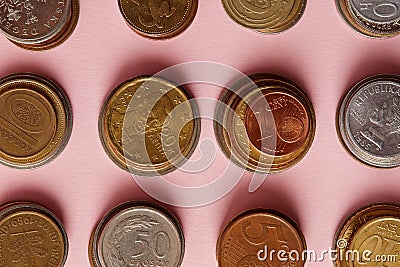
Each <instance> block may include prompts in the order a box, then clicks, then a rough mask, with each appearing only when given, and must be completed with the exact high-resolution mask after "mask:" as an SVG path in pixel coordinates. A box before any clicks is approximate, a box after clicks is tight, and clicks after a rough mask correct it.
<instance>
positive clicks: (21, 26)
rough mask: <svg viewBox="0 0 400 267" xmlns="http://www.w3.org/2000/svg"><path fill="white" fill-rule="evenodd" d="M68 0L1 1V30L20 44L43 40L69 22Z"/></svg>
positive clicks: (41, 41)
mask: <svg viewBox="0 0 400 267" xmlns="http://www.w3.org/2000/svg"><path fill="white" fill-rule="evenodd" d="M71 7H72V2H71V0H0V31H1V32H2V33H3V34H4V35H5V36H6V37H7V38H8V39H10V40H12V41H14V42H17V43H20V44H25V45H29V44H38V43H43V42H46V41H48V40H50V39H52V38H54V37H55V36H56V35H57V34H59V33H60V32H61V31H62V30H63V29H64V28H65V27H66V26H67V24H68V21H69V18H70V15H71Z"/></svg>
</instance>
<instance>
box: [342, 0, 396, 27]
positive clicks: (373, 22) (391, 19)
mask: <svg viewBox="0 0 400 267" xmlns="http://www.w3.org/2000/svg"><path fill="white" fill-rule="evenodd" d="M347 1H348V5H349V6H350V10H351V11H352V13H353V14H352V15H353V16H354V19H355V20H356V21H357V22H358V23H359V24H360V25H361V26H362V27H363V28H365V29H367V30H368V31H371V32H372V33H375V34H378V35H388V34H389V35H390V34H396V33H397V32H398V31H399V30H400V23H399V21H400V1H399V0H368V1H364V0H347Z"/></svg>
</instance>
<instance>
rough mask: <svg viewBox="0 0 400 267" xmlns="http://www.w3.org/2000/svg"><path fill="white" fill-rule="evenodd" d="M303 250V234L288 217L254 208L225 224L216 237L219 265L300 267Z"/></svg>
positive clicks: (303, 261) (302, 262)
mask: <svg viewBox="0 0 400 267" xmlns="http://www.w3.org/2000/svg"><path fill="white" fill-rule="evenodd" d="M306 249H307V245H306V241H305V239H304V236H303V234H302V232H301V230H300V229H299V228H298V226H297V224H296V223H295V222H294V221H293V220H292V219H291V218H289V217H288V216H287V215H285V214H282V213H280V212H278V211H275V210H267V209H253V210H249V211H246V212H243V213H241V214H239V215H238V216H236V217H235V218H233V219H232V220H231V222H230V223H229V224H228V225H227V226H226V227H225V229H224V230H223V232H222V233H221V235H220V237H219V239H218V244H217V262H218V266H219V267H237V266H293V267H301V266H304V264H305V260H306V259H305V258H304V257H303V254H304V253H303V252H304V251H305V250H306ZM278 254H279V257H278V256H277V255H278ZM285 259H286V260H285Z"/></svg>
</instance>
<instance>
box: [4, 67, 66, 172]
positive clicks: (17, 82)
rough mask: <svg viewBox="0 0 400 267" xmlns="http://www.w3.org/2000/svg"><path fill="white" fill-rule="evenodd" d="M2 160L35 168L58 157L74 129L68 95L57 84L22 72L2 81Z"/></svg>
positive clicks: (23, 167)
mask: <svg viewBox="0 0 400 267" xmlns="http://www.w3.org/2000/svg"><path fill="white" fill-rule="evenodd" d="M0 107H1V108H0V163H3V164H5V165H7V166H10V167H14V168H21V169H27V168H34V167H38V166H41V165H43V164H45V163H47V162H49V161H51V160H53V159H54V158H55V157H57V156H58V155H59V154H60V153H61V152H62V151H63V150H64V148H65V146H66V145H67V142H68V140H69V138H70V135H71V131H72V110H71V105H70V102H69V100H68V97H67V95H66V94H65V93H64V91H63V90H62V88H61V87H60V86H59V85H57V84H56V83H54V82H52V81H50V80H48V79H45V78H43V77H41V76H38V75H34V74H28V73H21V74H13V75H9V76H7V77H4V78H3V79H1V80H0Z"/></svg>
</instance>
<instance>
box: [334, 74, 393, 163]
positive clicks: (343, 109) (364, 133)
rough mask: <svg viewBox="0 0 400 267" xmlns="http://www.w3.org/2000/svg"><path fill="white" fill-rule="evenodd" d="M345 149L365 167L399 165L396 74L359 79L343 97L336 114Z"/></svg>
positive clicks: (339, 133)
mask: <svg viewBox="0 0 400 267" xmlns="http://www.w3.org/2000/svg"><path fill="white" fill-rule="evenodd" d="M337 129H338V135H339V138H340V139H341V141H342V143H343V145H344V147H345V148H346V150H347V151H348V152H349V153H350V154H351V155H352V156H353V157H355V158H356V159H357V160H359V161H360V162H362V163H365V164H367V165H369V166H373V167H379V168H391V167H396V166H399V165H400V77H399V76H397V75H389V74H387V75H386V74H385V75H376V76H371V77H368V78H366V79H363V80H361V81H360V82H358V83H357V84H356V85H354V86H353V87H352V88H351V89H350V90H349V91H348V92H347V93H346V95H345V96H344V98H343V99H342V101H341V104H340V106H339V109H338V115H337Z"/></svg>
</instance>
